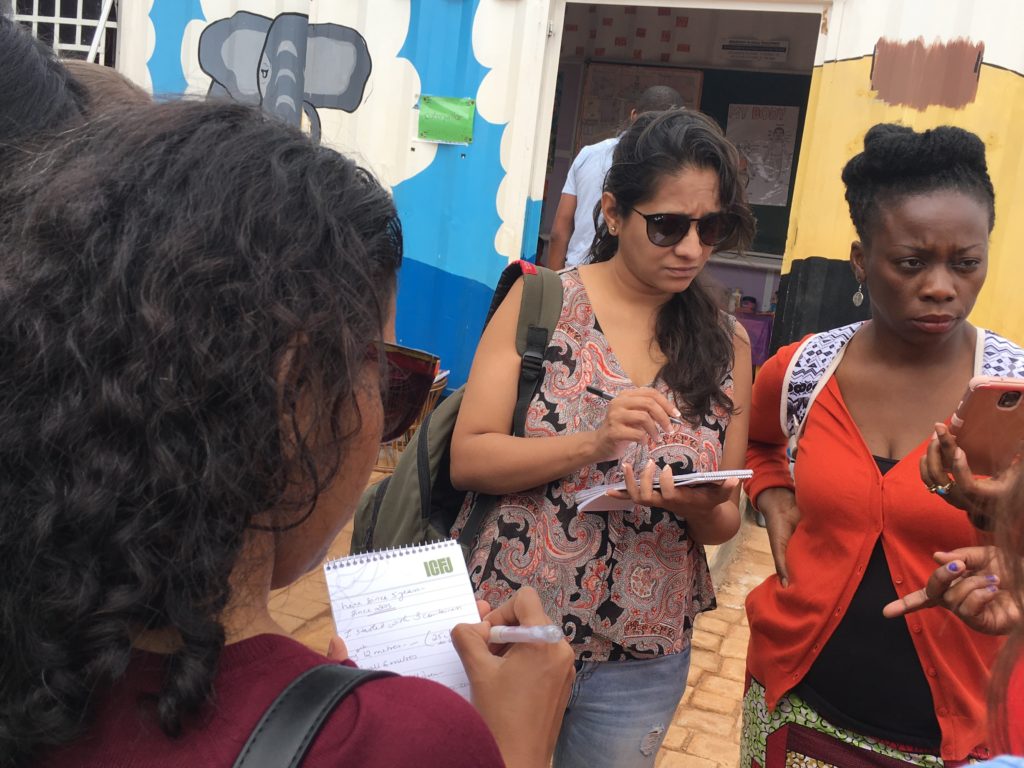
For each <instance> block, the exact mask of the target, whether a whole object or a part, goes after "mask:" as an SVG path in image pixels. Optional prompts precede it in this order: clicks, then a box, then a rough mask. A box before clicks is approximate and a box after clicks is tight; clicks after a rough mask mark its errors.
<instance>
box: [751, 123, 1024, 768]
mask: <svg viewBox="0 0 1024 768" xmlns="http://www.w3.org/2000/svg"><path fill="white" fill-rule="evenodd" d="M843 181H844V183H845V184H846V199H847V202H848V203H849V207H850V216H851V218H852V220H853V225H854V227H855V228H856V231H857V237H858V239H857V241H855V242H854V243H853V244H852V246H851V248H850V262H851V267H852V269H853V273H854V276H855V278H856V280H857V281H858V283H860V284H861V285H862V286H863V287H858V289H857V291H856V292H855V293H854V294H853V301H854V303H855V304H859V303H860V302H861V301H863V300H864V298H865V293H866V294H867V296H868V299H869V301H870V306H871V319H870V320H869V321H867V322H865V323H862V324H857V325H854V326H848V327H847V328H844V329H836V330H834V331H826V332H824V333H823V334H818V335H816V336H815V337H812V341H814V342H815V343H816V344H818V343H819V342H820V345H819V346H818V347H817V348H818V349H819V350H824V352H823V353H822V352H819V355H820V354H824V355H828V356H830V359H831V361H832V363H833V366H834V367H829V368H828V369H827V371H823V373H822V374H820V379H819V380H820V381H821V382H822V383H823V384H824V388H823V389H821V390H820V393H819V394H818V396H817V398H816V399H815V400H814V403H813V405H811V407H810V408H809V409H808V410H807V412H806V420H805V422H804V429H803V434H802V436H801V437H800V439H799V447H798V450H797V451H796V455H795V464H794V466H793V474H792V476H791V474H790V467H789V462H788V460H787V450H786V448H787V442H788V438H787V435H785V434H784V433H783V431H782V425H781V424H780V416H779V414H780V408H781V411H782V412H783V413H785V412H786V411H787V406H786V402H787V399H788V398H789V397H790V396H791V393H794V392H796V393H797V394H799V391H798V390H794V389H786V388H785V387H784V384H783V380H784V374H785V372H786V370H787V367H788V365H789V364H790V361H791V360H792V359H793V358H794V356H795V354H796V350H797V348H798V347H799V345H798V344H791V345H789V346H786V347H783V348H782V349H780V350H779V351H778V353H777V354H776V355H775V356H774V357H773V358H771V359H770V360H768V362H767V363H765V366H764V368H763V369H762V370H761V372H760V373H759V374H758V377H757V383H756V385H755V386H754V396H753V409H752V417H751V418H752V420H751V446H750V450H749V454H748V462H749V464H750V467H751V469H753V470H754V477H753V479H752V480H751V481H750V484H749V486H748V489H747V490H748V492H749V494H750V497H751V499H752V500H753V501H754V503H755V504H756V505H757V507H758V508H759V509H760V510H761V511H762V512H763V513H764V516H765V519H766V521H767V528H768V535H769V539H770V541H771V544H772V552H773V555H774V557H775V566H776V570H777V571H778V574H777V575H775V576H772V577H771V578H769V579H768V580H767V581H766V582H765V583H764V584H762V585H761V586H759V587H758V588H757V589H755V590H754V591H753V592H751V593H750V596H749V597H748V599H747V614H748V617H749V620H750V648H749V653H748V657H747V665H748V671H749V673H750V677H751V682H750V686H749V689H748V691H747V694H746V697H745V700H744V719H743V741H742V757H741V765H742V766H744V768H749V767H750V766H753V765H756V766H761V767H762V768H777V767H778V768H781V766H783V765H789V764H790V759H791V758H795V759H797V760H798V761H799V760H802V762H800V764H801V765H804V764H807V765H824V764H829V765H864V766H886V767H887V768H888V767H891V768H896V766H934V765H947V766H949V765H961V764H964V763H965V762H967V761H969V760H972V759H974V758H978V757H982V756H985V755H986V754H987V751H988V746H990V743H989V741H988V739H989V735H990V732H989V727H988V723H987V713H986V702H985V689H986V684H985V681H986V680H987V679H988V675H989V671H990V669H991V668H992V665H993V661H994V659H995V657H996V653H997V651H998V649H999V646H1000V644H1001V640H1000V639H999V638H996V637H993V636H990V635H986V634H983V633H981V632H978V631H975V630H974V629H971V628H969V627H968V626H967V625H965V624H962V623H960V622H957V621H955V620H952V619H951V618H950V617H949V616H948V615H943V614H942V612H939V611H922V612H920V613H915V614H912V615H910V616H908V617H906V618H903V617H900V618H891V619H890V618H886V617H885V616H884V615H883V608H884V607H885V606H886V605H887V604H889V603H891V602H893V601H896V600H897V599H898V598H903V597H906V596H908V594H910V593H911V592H913V590H916V589H918V588H919V587H920V586H921V584H923V583H925V582H926V581H927V580H928V577H929V575H930V574H931V573H932V571H933V569H934V568H935V561H934V560H933V555H934V553H936V552H950V551H952V550H954V549H956V548H958V547H962V546H969V545H971V544H976V543H980V539H979V537H980V536H981V534H980V533H979V532H978V530H976V529H975V528H974V527H973V526H972V524H971V521H970V519H969V516H968V515H967V514H965V513H964V512H963V511H962V510H960V509H956V508H954V507H952V506H950V505H949V504H947V503H946V502H945V501H944V500H943V494H946V493H948V492H949V491H950V485H951V484H946V483H945V482H943V481H942V480H940V479H939V474H938V473H936V475H935V479H934V480H933V481H932V483H931V484H930V485H929V486H927V487H926V486H925V485H923V484H922V482H921V471H922V470H921V460H922V457H924V456H925V455H926V451H927V450H928V447H929V443H930V442H931V436H932V435H933V433H934V432H935V431H936V422H937V421H941V420H945V419H947V418H948V417H949V416H950V414H952V413H953V412H954V410H955V409H956V407H957V403H958V402H959V400H960V398H961V396H962V395H963V393H964V390H965V389H966V387H967V383H968V381H969V380H970V378H971V377H972V376H973V375H976V374H978V373H981V372H982V371H985V372H987V373H991V372H993V368H994V369H996V370H999V371H1000V372H1001V373H1002V374H1004V375H1021V373H1022V372H1024V350H1022V349H1021V348H1020V347H1018V346H1017V345H1016V344H1013V343H1012V342H1009V341H1007V340H1006V339H1002V338H1000V337H999V336H997V335H996V334H993V333H991V332H990V331H985V330H983V329H980V328H976V327H974V326H972V325H971V324H970V323H968V322H967V316H968V315H969V314H970V312H971V309H972V307H973V306H974V302H975V300H976V299H977V297H978V292H979V291H980V290H981V288H982V285H983V284H984V282H985V274H986V270H987V267H988V240H989V234H990V233H991V231H992V228H993V225H994V223H995V193H994V191H993V188H992V182H991V180H990V179H989V175H988V171H987V166H986V160H985V145H984V144H983V143H982V141H981V139H979V138H978V137H977V136H975V135H974V134H973V133H969V132H967V131H964V130H962V129H959V128H954V127H950V126H943V127H939V128H935V129H933V130H929V131H924V132H921V133H917V132H915V131H913V130H912V129H910V128H907V127H903V126H897V125H876V126H875V127H873V128H872V129H871V130H869V131H868V132H867V134H866V136H865V137H864V150H863V152H861V153H860V154H858V155H856V156H855V157H853V158H852V159H851V160H850V161H849V162H848V163H847V164H846V167H845V168H844V169H843ZM809 348H810V347H809ZM801 359H802V358H801ZM820 367H821V368H825V366H824V365H822V366H820ZM793 380H794V381H798V380H799V379H798V377H797V376H796V374H794V378H793ZM802 384H803V385H804V390H803V391H804V392H807V391H809V389H810V388H811V387H812V386H813V384H810V383H808V382H807V379H806V378H804V379H803V381H802ZM940 431H941V428H940Z"/></svg>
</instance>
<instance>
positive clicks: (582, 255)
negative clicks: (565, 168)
mask: <svg viewBox="0 0 1024 768" xmlns="http://www.w3.org/2000/svg"><path fill="white" fill-rule="evenodd" d="M681 106H683V97H682V96H680V95H679V93H678V92H677V91H676V90H675V89H673V88H669V87H668V86H667V85H652V86H651V87H650V88H648V89H647V90H646V91H644V92H643V94H642V95H641V96H640V100H639V101H638V102H637V104H636V107H635V108H634V109H633V110H631V111H630V113H629V122H630V124H632V123H633V121H634V120H636V118H637V115H640V114H643V113H644V112H661V111H662V110H666V109H673V108H676V107H681ZM618 143H619V137H618V136H613V137H612V138H610V139H605V140H604V141H599V142H597V143H596V144H590V145H588V146H586V147H584V148H583V149H581V150H580V153H579V154H578V155H576V159H575V160H573V161H572V167H570V168H569V175H568V176H566V179H565V186H564V187H563V188H562V196H561V198H559V200H558V209H557V210H556V211H555V220H554V222H552V224H551V243H550V246H549V248H548V258H547V266H549V267H550V268H551V269H562V268H563V267H566V266H570V267H574V266H576V265H577V264H580V263H581V262H584V261H586V258H587V256H588V255H589V254H590V245H591V243H592V242H593V240H594V216H595V208H597V206H598V204H599V203H600V202H601V193H602V192H603V191H604V177H605V175H606V174H607V173H608V169H609V168H610V167H611V165H612V154H613V153H614V152H615V145H616V144H618ZM597 216H598V217H600V214H599V213H598V214H597ZM598 220H600V219H598Z"/></svg>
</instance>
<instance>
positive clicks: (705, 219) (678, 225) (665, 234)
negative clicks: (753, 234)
mask: <svg viewBox="0 0 1024 768" xmlns="http://www.w3.org/2000/svg"><path fill="white" fill-rule="evenodd" d="M631 210H632V211H633V212H634V213H638V214H640V215H641V216H643V217H644V221H646V222H647V239H648V240H650V241H651V242H652V243H654V245H657V246H660V247H668V246H670V245H675V244H676V243H678V242H679V241H680V240H682V239H683V238H684V237H686V236H687V234H689V232H690V226H691V225H692V224H693V223H694V222H696V224H697V237H699V238H700V241H701V242H702V243H704V245H707V246H711V247H712V248H714V247H715V246H716V245H721V244H722V243H724V242H725V241H726V240H728V239H729V238H730V237H732V236H733V235H734V234H735V233H736V227H737V226H738V225H739V221H738V219H737V218H736V216H735V215H734V214H731V213H723V212H718V213H709V214H707V215H706V216H701V217H700V218H699V219H696V218H694V217H693V216H687V215H686V214H685V213H643V212H641V211H638V210H637V209H636V208H632V209H631Z"/></svg>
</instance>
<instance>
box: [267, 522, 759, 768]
mask: <svg viewBox="0 0 1024 768" xmlns="http://www.w3.org/2000/svg"><path fill="white" fill-rule="evenodd" d="M739 536H740V538H739V540H738V542H737V543H736V547H735V549H734V551H733V553H732V555H731V557H730V559H729V562H728V563H727V564H725V565H724V567H722V568H721V573H720V574H716V578H715V588H716V592H717V595H718V609H717V610H715V611H711V612H709V613H705V614H702V615H701V616H700V617H698V619H697V623H696V628H695V630H694V636H693V651H692V658H691V662H690V678H689V682H688V686H687V689H686V693H685V694H684V695H683V700H682V702H681V703H680V705H679V709H678V710H677V712H676V717H675V721H674V723H673V724H672V726H671V727H670V728H669V730H668V733H667V734H666V736H665V742H664V744H663V745H662V749H661V751H660V753H659V755H658V761H657V764H656V765H657V768H735V766H736V764H737V762H738V760H739V727H740V726H739V724H740V699H741V698H742V695H743V671H744V661H743V660H744V658H745V656H746V653H747V638H748V637H749V630H748V629H747V619H746V616H745V615H744V613H743V601H744V599H745V598H746V596H747V593H748V592H749V591H750V590H751V589H753V588H754V587H756V586H757V585H758V584H760V583H761V582H762V581H763V580H764V578H765V577H766V576H767V575H768V574H770V573H771V572H772V570H773V566H772V558H771V553H770V550H769V548H768V538H767V536H766V535H765V532H764V531H763V530H762V529H760V528H758V527H757V526H755V525H754V524H753V523H751V522H745V523H744V524H743V528H742V529H741V531H740V534H739ZM351 537H352V531H351V527H346V528H345V530H344V531H342V533H341V535H340V536H339V537H338V539H337V540H336V541H335V542H334V544H333V545H332V547H331V549H330V552H329V554H328V557H340V556H342V555H344V554H346V553H347V552H348V549H349V544H350V542H351ZM270 607H271V611H272V613H273V615H274V618H275V619H276V620H277V621H278V623H280V624H281V626H283V627H284V628H285V629H286V630H288V631H289V632H291V633H292V636H293V637H295V638H296V639H297V640H299V641H300V642H302V643H304V644H306V645H307V646H309V647H310V648H312V649H313V650H316V651H319V652H321V653H324V652H326V650H327V643H328V642H329V641H330V639H331V636H332V635H333V634H334V623H333V620H332V619H331V611H330V606H329V604H328V600H327V585H326V583H325V581H324V575H323V571H322V570H321V569H319V568H318V569H316V570H315V571H313V572H312V573H310V574H308V575H307V576H304V577H303V578H302V579H300V580H299V581H297V582H296V583H295V584H293V585H291V586H290V587H287V588H285V589H282V590H278V591H277V592H275V593H274V594H273V595H272V597H271V600H270Z"/></svg>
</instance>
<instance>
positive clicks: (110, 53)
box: [2, 0, 117, 67]
mask: <svg viewBox="0 0 1024 768" xmlns="http://www.w3.org/2000/svg"><path fill="white" fill-rule="evenodd" d="M2 2H3V4H6V5H10V6H13V8H12V10H13V11H14V19H15V21H19V22H21V23H22V24H24V25H25V26H26V27H28V28H29V29H30V30H31V31H32V34H33V35H35V36H36V37H37V38H38V39H40V40H42V41H43V42H44V43H46V44H47V45H49V46H51V47H52V48H53V49H54V50H55V51H56V52H57V53H58V54H59V55H60V56H63V57H65V58H74V59H84V58H85V56H86V54H87V53H88V52H89V46H90V45H92V38H93V35H94V34H95V33H96V25H97V23H98V22H99V18H100V15H101V13H102V11H103V2H104V0H9V2H8V0H2ZM116 55H117V3H114V6H113V7H112V8H111V10H110V16H109V17H108V18H107V23H106V24H105V25H104V29H103V34H102V36H101V37H100V45H99V50H98V52H97V55H96V61H97V62H99V63H100V64H106V65H107V66H108V67H112V66H114V63H115V61H114V59H115V56H116Z"/></svg>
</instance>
